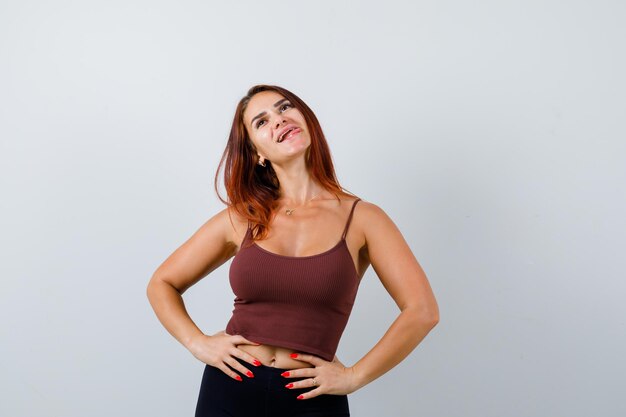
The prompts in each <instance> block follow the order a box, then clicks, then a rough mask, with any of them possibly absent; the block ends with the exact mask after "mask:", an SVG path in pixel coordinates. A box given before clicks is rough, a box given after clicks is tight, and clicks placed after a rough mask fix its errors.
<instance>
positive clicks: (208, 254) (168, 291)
mask: <svg viewBox="0 0 626 417" xmlns="http://www.w3.org/2000/svg"><path fill="white" fill-rule="evenodd" d="M227 222H228V213H227V212H226V211H225V210H224V211H222V212H220V213H218V214H216V215H215V216H213V217H212V218H211V219H209V220H208V221H207V222H206V223H205V224H203V225H202V227H200V229H198V231H196V232H195V233H194V234H193V235H192V236H191V237H190V238H189V239H188V240H187V241H186V242H185V243H183V245H182V246H180V247H179V248H178V249H176V251H174V253H172V254H171V255H170V256H169V257H168V258H167V259H166V260H165V261H164V262H163V263H162V264H161V265H160V266H159V267H158V268H157V270H156V271H155V272H154V274H153V275H152V278H151V279H150V282H149V283H148V288H147V290H146V292H147V296H148V300H149V301H150V305H151V306H152V309H153V310H154V312H155V313H156V315H157V317H158V319H159V321H160V322H161V324H162V325H163V326H164V327H165V328H166V329H167V331H168V332H169V333H170V334H171V335H172V336H174V338H176V340H178V341H179V342H180V343H181V344H182V345H183V346H185V347H186V348H189V346H190V343H191V341H192V340H193V339H194V337H195V336H199V335H202V334H203V333H202V331H201V330H200V329H199V328H198V327H197V326H196V324H195V323H194V322H193V321H192V319H191V317H189V314H188V313H187V310H186V308H185V304H184V302H183V298H182V294H183V293H184V292H185V291H187V289H189V288H190V287H191V286H192V285H194V284H195V283H197V282H198V281H200V280H201V279H202V278H204V277H205V276H206V275H208V274H209V273H211V272H212V271H213V270H215V269H217V268H218V267H219V266H221V265H222V264H224V263H225V262H226V261H227V260H228V259H229V258H230V257H231V256H232V255H233V251H234V250H235V246H234V245H232V244H231V243H229V231H228V230H227V229H226V227H229V226H227V225H226V224H227Z"/></svg>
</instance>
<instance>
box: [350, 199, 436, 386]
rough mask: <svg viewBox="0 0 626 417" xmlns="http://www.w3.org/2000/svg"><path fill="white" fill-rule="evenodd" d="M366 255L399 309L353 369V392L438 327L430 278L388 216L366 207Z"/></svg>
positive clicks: (395, 363) (409, 351)
mask: <svg viewBox="0 0 626 417" xmlns="http://www.w3.org/2000/svg"><path fill="white" fill-rule="evenodd" d="M367 208H368V210H367V211H368V212H369V213H368V214H367V217H368V219H369V220H368V222H367V225H368V226H367V227H366V228H365V235H366V236H365V237H366V244H367V253H368V256H369V259H370V261H371V264H372V267H373V268H374V271H375V272H376V274H377V275H378V277H379V279H380V280H381V282H382V284H383V286H384V287H385V289H386V290H387V292H389V294H390V295H391V297H392V298H393V299H394V301H395V303H396V304H397V306H398V307H399V309H400V314H399V315H398V317H397V318H396V320H395V321H394V322H393V323H392V324H391V326H390V327H389V329H388V330H387V332H386V333H385V334H384V335H383V337H382V338H381V339H380V340H379V341H378V343H377V344H376V345H375V346H374V347H373V348H372V349H371V350H370V351H369V352H368V353H367V354H366V355H365V356H364V357H363V358H361V359H360V360H359V361H358V362H357V363H356V364H354V365H353V366H352V369H353V372H354V376H355V383H356V386H355V390H356V389H358V388H361V387H363V386H364V385H367V384H368V383H370V382H371V381H373V380H375V379H376V378H378V377H380V376H381V375H383V374H385V373H386V372H387V371H389V370H390V369H392V368H393V367H394V366H396V365H397V364H399V363H400V362H402V360H404V358H406V357H407V356H408V355H409V353H411V352H412V351H413V349H415V347H416V346H417V345H418V344H419V343H420V342H421V341H422V340H423V339H424V338H425V337H426V335H427V334H428V333H429V332H430V330H431V329H432V328H433V327H434V326H435V325H436V324H437V323H438V322H439V307H438V305H437V301H436V300H435V296H434V294H433V292H432V289H431V287H430V284H429V283H428V279H427V278H426V274H425V273H424V271H423V270H422V268H421V266H420V265H419V263H418V261H417V259H416V258H415V256H414V255H413V253H412V252H411V249H410V247H409V246H408V244H407V243H406V241H405V239H404V237H403V236H402V234H401V232H400V230H398V228H397V227H396V225H395V224H394V223H393V221H392V220H391V219H390V218H389V216H387V214H386V213H385V212H384V211H383V210H382V209H380V208H379V207H377V206H376V205H373V204H368V205H367Z"/></svg>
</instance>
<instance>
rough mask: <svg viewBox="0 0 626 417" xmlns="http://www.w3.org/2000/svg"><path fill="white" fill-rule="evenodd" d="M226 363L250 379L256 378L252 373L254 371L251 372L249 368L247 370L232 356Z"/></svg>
mask: <svg viewBox="0 0 626 417" xmlns="http://www.w3.org/2000/svg"><path fill="white" fill-rule="evenodd" d="M225 362H226V363H227V364H228V366H230V367H231V368H233V369H235V370H237V371H239V372H240V373H242V374H243V375H245V376H247V377H248V378H254V374H253V373H252V371H251V370H249V369H248V368H246V367H245V366H243V365H242V364H241V362H239V361H237V360H236V359H235V358H233V357H232V356H230V357H228V358H227V359H226V360H225Z"/></svg>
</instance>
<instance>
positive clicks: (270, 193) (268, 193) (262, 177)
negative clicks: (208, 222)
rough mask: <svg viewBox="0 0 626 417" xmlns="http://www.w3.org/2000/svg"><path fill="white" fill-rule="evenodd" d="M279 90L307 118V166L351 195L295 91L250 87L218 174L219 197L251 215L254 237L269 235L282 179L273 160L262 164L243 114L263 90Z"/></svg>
mask: <svg viewBox="0 0 626 417" xmlns="http://www.w3.org/2000/svg"><path fill="white" fill-rule="evenodd" d="M268 90H271V91H275V92H277V93H279V94H281V95H282V96H283V97H285V98H287V99H288V100H289V101H290V102H291V104H292V105H293V106H294V107H295V108H297V109H298V110H300V112H301V113H302V114H303V115H304V119H305V120H306V124H307V128H308V130H309V132H310V135H311V145H310V146H309V147H308V149H307V151H306V154H305V161H306V168H307V170H308V171H309V173H310V174H311V175H312V176H313V178H315V180H316V181H317V182H319V183H320V185H321V186H322V187H323V188H324V189H326V190H327V191H329V192H331V193H333V194H334V195H335V196H336V197H337V199H339V195H338V194H344V195H345V194H350V195H353V194H352V193H349V192H347V193H346V192H345V189H344V188H343V187H342V186H341V185H339V181H338V180H337V176H336V175H335V168H334V166H333V162H332V157H331V154H330V148H329V147H328V143H327V142H326V138H325V136H324V133H323V132H322V127H321V126H320V124H319V122H318V121H317V117H315V114H314V113H313V111H312V110H311V109H310V108H309V106H307V105H306V103H305V102H304V101H302V100H301V99H300V98H299V97H298V96H296V95H295V94H293V93H292V92H290V91H288V90H286V89H284V88H282V87H278V86H276V85H266V84H259V85H255V86H253V87H252V88H250V89H249V90H248V93H247V94H246V95H245V96H244V97H243V98H242V99H241V100H239V103H238V104H237V108H236V110H235V117H234V119H233V124H232V127H231V129H230V135H229V137H228V142H227V143H226V149H224V153H223V154H222V158H221V160H220V163H219V165H218V167H217V172H216V173H215V181H214V186H215V192H216V193H217V197H218V198H219V199H220V200H221V201H222V202H223V203H224V204H226V205H227V206H228V207H230V208H232V209H233V210H234V211H235V212H236V213H238V214H239V215H240V216H242V217H244V218H247V219H248V221H249V222H250V223H251V224H252V225H253V226H252V228H253V229H256V233H254V230H253V236H256V239H263V238H265V237H266V236H267V232H268V229H269V223H270V220H271V218H272V214H273V212H274V210H275V209H276V208H278V202H277V199H278V198H279V196H280V195H279V185H280V184H279V181H278V177H277V176H276V172H275V171H274V168H272V164H271V161H268V160H266V166H265V167H263V166H261V165H259V164H258V163H257V162H258V155H257V152H256V148H255V146H254V144H253V143H252V141H251V140H250V138H249V136H248V132H247V130H246V128H245V126H244V120H243V113H244V111H245V110H246V108H247V106H248V103H249V102H250V100H251V99H252V97H253V96H254V95H255V94H257V93H260V92H261V91H268ZM222 166H224V186H225V188H226V194H227V200H224V199H223V198H222V196H221V195H220V192H219V189H218V182H219V173H220V170H221V169H222Z"/></svg>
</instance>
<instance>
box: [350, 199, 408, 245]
mask: <svg viewBox="0 0 626 417" xmlns="http://www.w3.org/2000/svg"><path fill="white" fill-rule="evenodd" d="M353 222H355V224H356V225H357V227H358V228H359V229H360V230H361V231H362V232H363V234H364V235H365V240H366V241H368V240H371V239H374V238H376V237H377V236H380V235H381V234H385V233H389V232H390V231H396V230H397V227H396V225H395V223H394V222H393V220H392V219H391V217H390V216H389V215H388V214H387V213H386V212H385V210H383V209H382V208H381V207H380V206H379V205H377V204H375V203H372V202H370V201H364V200H363V199H361V200H360V201H359V202H358V203H357V204H356V207H355V208H354V214H353Z"/></svg>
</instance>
